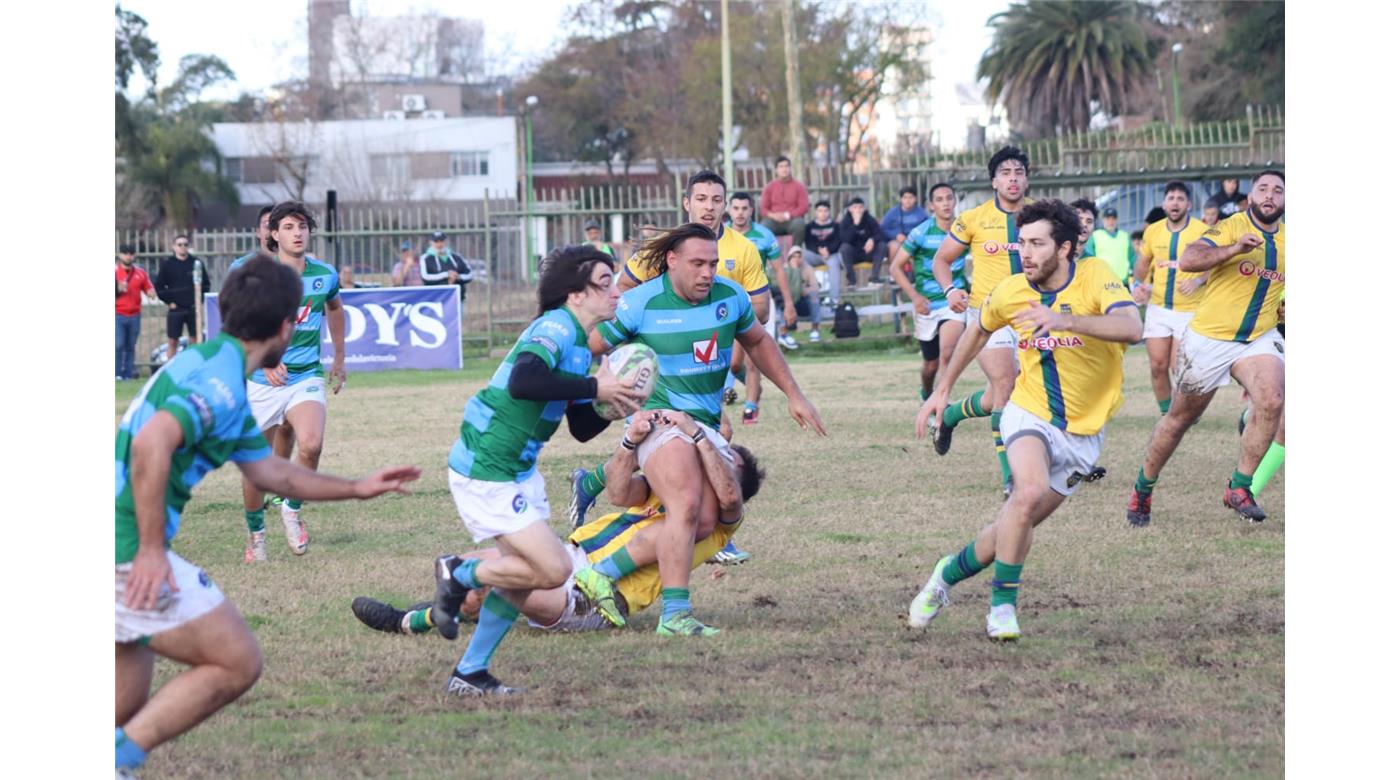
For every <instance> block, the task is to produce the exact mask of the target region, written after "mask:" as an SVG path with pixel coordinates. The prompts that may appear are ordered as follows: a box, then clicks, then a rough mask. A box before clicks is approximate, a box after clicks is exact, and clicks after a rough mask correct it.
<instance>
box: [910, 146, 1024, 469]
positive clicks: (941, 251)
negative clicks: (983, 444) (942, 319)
mask: <svg viewBox="0 0 1400 780" xmlns="http://www.w3.org/2000/svg"><path fill="white" fill-rule="evenodd" d="M1029 171H1030V160H1029V158H1027V157H1026V155H1025V153H1024V152H1022V151H1021V150H1020V149H1018V148H1016V147H1014V146H1003V147H1002V148H1001V149H1000V150H998V151H997V153H996V154H994V155H992V159H990V160H988V161H987V173H988V174H989V175H990V176H991V179H992V190H993V195H992V198H991V200H988V201H987V202H985V203H983V204H982V205H980V206H978V207H976V208H973V209H970V210H968V211H964V212H963V213H961V214H959V215H958V218H957V220H956V221H954V222H953V227H952V229H951V230H949V231H948V235H949V236H950V237H951V238H952V239H953V240H952V241H944V242H943V244H942V245H941V246H939V248H938V253H937V254H936V255H934V258H933V276H934V278H935V279H937V280H938V284H939V286H941V287H942V288H943V289H945V290H947V291H948V293H947V296H948V307H949V308H950V309H952V310H953V312H955V313H957V312H963V311H966V312H967V313H968V316H967V321H968V323H969V324H971V323H974V322H978V321H979V320H978V317H979V316H980V315H979V310H978V307H979V306H981V302H982V300H983V299H985V298H986V297H987V295H988V294H989V293H990V292H991V291H992V288H994V287H996V286H997V284H998V283H1000V282H1001V280H1002V279H1005V278H1006V277H1008V276H1011V275H1013V274H1018V273H1021V245H1020V243H1019V242H1018V241H1017V238H1016V212H1017V211H1019V210H1020V209H1021V207H1022V206H1023V205H1025V204H1027V203H1031V202H1032V201H1030V200H1028V199H1027V198H1026V191H1027V189H1028V187H1029V182H1028V175H1029ZM965 252H969V253H970V254H971V259H972V289H971V291H969V292H964V291H962V290H958V289H955V288H954V286H953V263H955V262H957V261H958V259H959V258H961V257H963V254H964V253H965ZM985 344H986V347H985V349H984V350H983V352H982V353H981V354H980V355H978V356H977V365H978V366H980V367H981V369H982V373H983V374H984V375H985V376H986V377H987V387H986V389H984V390H978V391H977V392H975V393H973V394H972V395H971V396H969V397H967V398H964V399H962V400H960V401H954V402H953V404H952V406H951V407H950V409H949V411H948V412H947V413H946V414H944V415H943V416H942V417H941V418H940V422H939V424H938V426H939V427H938V433H937V436H936V437H935V439H934V442H933V449H934V452H937V453H938V454H939V455H943V454H946V453H947V452H948V447H949V445H950V444H952V441H953V429H954V428H955V427H957V425H958V423H960V422H962V421H963V420H965V419H967V418H969V417H986V416H988V415H990V416H991V418H992V441H993V442H994V443H995V445H996V451H997V460H998V461H999V462H1000V464H1001V480H1002V492H1003V493H1004V494H1006V495H1010V491H1011V467H1010V465H1009V464H1008V463H1007V460H1006V445H1005V444H1004V443H1003V442H1004V440H1003V438H1002V433H1001V410H1002V407H1004V406H1005V405H1006V400H1007V398H1009V397H1010V396H1011V386H1012V383H1014V382H1015V381H1016V354H1015V352H1013V351H1012V350H1014V349H1015V348H1016V334H1015V332H1014V331H1013V330H1012V329H1011V328H1010V327H1006V328H1002V329H1001V330H999V331H997V332H996V333H994V334H992V337H991V338H990V339H989V340H986V341H985Z"/></svg>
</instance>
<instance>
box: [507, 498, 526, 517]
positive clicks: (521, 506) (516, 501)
mask: <svg viewBox="0 0 1400 780" xmlns="http://www.w3.org/2000/svg"><path fill="white" fill-rule="evenodd" d="M510 508H511V509H512V510H513V511H514V512H515V513H516V514H517V515H518V514H520V513H521V512H524V511H525V497H524V496H522V495H520V494H519V493H516V494H515V498H512V499H511V500H510Z"/></svg>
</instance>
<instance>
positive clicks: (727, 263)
mask: <svg viewBox="0 0 1400 780" xmlns="http://www.w3.org/2000/svg"><path fill="white" fill-rule="evenodd" d="M724 270H726V271H733V270H734V258H732V257H726V258H724Z"/></svg>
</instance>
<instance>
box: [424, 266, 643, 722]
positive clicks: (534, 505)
mask: <svg viewBox="0 0 1400 780" xmlns="http://www.w3.org/2000/svg"><path fill="white" fill-rule="evenodd" d="M617 301H618V291H617V286H616V285H615V284H614V283H613V260H612V257H611V256H609V255H605V254H603V253H602V252H600V251H598V250H597V249H596V248H594V247H592V246H589V245H584V246H574V247H568V248H566V249H557V250H555V251H554V252H551V253H550V255H549V257H547V258H545V262H544V264H543V267H542V268H541V269H540V283H539V316H538V317H536V318H535V321H534V322H532V323H530V325H529V327H527V328H526V329H525V332H523V333H521V334H520V338H519V339H517V340H516V342H515V346H514V347H512V348H511V351H510V354H508V355H506V358H505V360H503V361H502V362H501V365H500V367H498V368H497V369H496V373H495V374H494V375H493V376H492V377H491V381H490V383H489V384H488V385H487V386H486V388H485V389H483V390H482V391H481V392H479V393H477V394H476V395H474V396H472V397H471V399H470V400H469V401H467V405H466V409H465V410H464V411H463V414H462V424H461V428H460V433H459V435H458V437H457V441H456V442H455V443H454V444H453V445H452V452H451V454H450V455H449V456H448V472H447V480H448V486H449V487H450V488H451V489H452V500H453V501H454V502H455V503H456V505H457V513H458V514H459V515H460V516H461V518H462V522H463V523H464V524H465V525H466V527H467V530H468V531H470V532H471V535H472V540H473V541H474V542H477V543H481V542H484V541H486V540H487V539H494V540H495V543H496V548H497V549H498V550H500V552H501V556H500V557H499V558H495V559H493V560H481V559H477V558H471V559H463V558H461V557H458V556H455V555H448V556H444V557H442V558H439V559H438V560H437V561H436V562H435V563H434V573H435V574H436V580H437V596H436V598H435V600H434V602H433V608H432V611H431V612H430V613H429V616H430V619H431V621H432V623H433V625H435V626H437V629H438V631H439V632H440V633H441V634H442V635H443V636H444V637H447V638H448V639H455V638H456V636H457V623H456V616H457V614H458V611H459V610H460V609H461V606H462V601H463V600H464V599H465V598H466V595H467V591H468V590H470V589H472V588H481V587H483V586H488V585H489V586H491V592H490V593H489V594H488V595H487V596H486V598H485V600H484V601H483V602H482V606H481V616H480V619H479V620H478V622H477V625H476V630H475V631H474V632H472V637H471V640H470V641H469V642H468V643H467V649H466V652H465V653H464V654H463V656H462V659H461V661H459V662H458V664H457V667H456V668H455V669H453V671H452V675H451V676H450V677H449V678H448V680H447V692H448V693H453V694H457V695H471V696H480V695H483V694H508V693H515V692H517V691H518V690H519V689H517V688H511V687H509V686H506V685H502V684H501V682H500V680H497V679H496V678H495V677H494V676H493V675H492V674H491V673H490V671H488V669H489V666H490V664H491V658H492V656H493V655H494V654H495V652H496V648H497V646H499V645H500V643H501V641H502V640H503V639H505V636H506V634H507V633H508V632H509V631H510V629H511V626H512V625H513V624H514V623H515V619H516V618H517V617H518V616H519V615H520V608H521V607H522V606H523V605H524V604H525V601H526V599H528V598H529V597H530V594H531V593H532V592H533V591H535V590H550V589H553V588H557V587H559V586H560V585H562V584H564V582H565V581H567V580H568V578H569V575H570V574H572V573H573V565H572V563H571V562H570V560H569V554H568V552H567V551H566V550H565V549H564V545H563V544H562V543H561V542H560V541H559V537H557V536H555V535H554V532H553V531H552V530H550V528H549V498H548V496H546V495H545V487H544V477H542V476H540V472H539V469H538V467H537V465H536V462H537V460H538V458H539V453H540V450H541V449H542V448H543V447H544V445H545V443H546V442H548V441H549V439H550V437H551V436H553V435H554V432H555V431H556V430H558V428H559V424H560V423H561V422H563V421H564V419H565V418H567V419H568V422H569V431H570V433H571V434H573V436H574V438H576V439H578V440H580V441H587V440H588V439H591V438H593V437H594V436H597V435H598V434H599V433H601V432H602V431H603V429H604V428H606V427H607V425H608V421H607V420H605V419H603V418H602V417H600V416H599V415H598V413H597V412H596V411H595V410H594V409H593V404H592V403H591V401H593V400H594V399H597V400H599V401H603V402H606V403H611V404H615V405H617V406H619V407H621V408H622V409H623V410H625V411H629V412H630V411H635V410H636V408H637V406H638V405H639V404H640V403H641V402H642V401H643V400H645V399H643V398H642V397H641V396H640V395H638V394H637V393H635V392H634V391H633V390H632V389H630V388H627V387H624V386H623V385H622V384H621V383H620V382H619V381H618V379H617V377H615V376H613V375H612V374H611V373H609V372H608V371H607V368H606V364H605V365H604V367H603V368H600V369H599V371H598V374H597V376H589V375H588V369H589V368H590V367H591V366H592V363H593V353H592V352H591V351H589V348H588V333H589V331H591V330H593V328H594V326H595V325H597V324H598V323H600V322H602V321H604V320H607V319H611V318H612V316H613V313H614V311H615V310H616V308H617Z"/></svg>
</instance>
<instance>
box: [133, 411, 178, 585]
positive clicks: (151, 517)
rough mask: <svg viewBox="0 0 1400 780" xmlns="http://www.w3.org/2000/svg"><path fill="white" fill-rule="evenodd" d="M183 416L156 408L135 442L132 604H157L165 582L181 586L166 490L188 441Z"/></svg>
mask: <svg viewBox="0 0 1400 780" xmlns="http://www.w3.org/2000/svg"><path fill="white" fill-rule="evenodd" d="M184 440H185V432H184V428H183V427H182V426H181V424H180V421H179V420H177V419H176V417H175V415H173V414H171V413H170V412H168V411H165V410H161V411H159V412H156V413H155V415H154V416H152V417H151V419H150V420H148V421H147V422H146V424H145V425H143V426H142V427H141V430H140V432H138V433H137V434H136V438H135V439H133V440H132V442H131V497H132V500H133V502H134V504H135V508H136V533H137V539H138V547H137V548H136V557H135V558H133V559H132V561H131V575H130V577H129V578H128V579H127V584H126V604H127V606H128V607H131V608H133V609H153V608H155V605H156V599H157V598H159V596H160V588H161V585H162V584H165V583H169V585H170V588H171V590H175V589H176V585H175V576H174V574H172V573H171V571H170V559H169V558H167V557H166V555H165V491H166V486H167V485H168V484H169V483H170V458H171V456H172V455H174V453H175V450H177V449H179V448H180V445H181V444H183V443H184Z"/></svg>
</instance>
